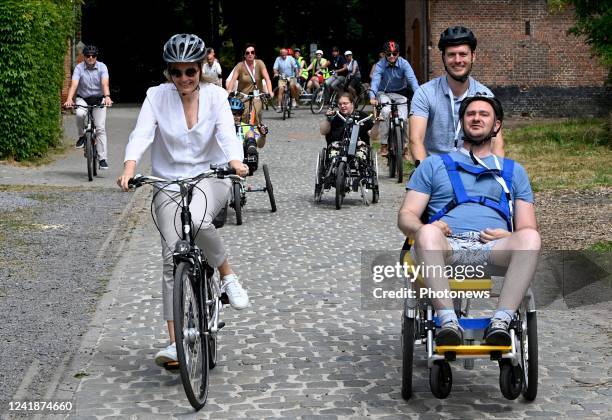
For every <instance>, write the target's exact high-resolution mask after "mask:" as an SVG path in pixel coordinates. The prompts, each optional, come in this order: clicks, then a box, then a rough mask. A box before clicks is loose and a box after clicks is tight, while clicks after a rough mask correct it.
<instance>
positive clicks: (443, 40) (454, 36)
mask: <svg viewBox="0 0 612 420" xmlns="http://www.w3.org/2000/svg"><path fill="white" fill-rule="evenodd" d="M463 44H468V45H469V46H470V49H471V50H472V51H474V50H475V49H476V44H477V41H476V36H474V33H473V32H472V31H471V30H469V29H468V28H466V27H464V26H452V27H450V28H446V30H445V31H444V32H442V34H441V35H440V40H439V41H438V48H439V49H440V51H442V52H444V48H446V47H448V46H452V45H463Z"/></svg>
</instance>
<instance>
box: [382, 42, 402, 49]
mask: <svg viewBox="0 0 612 420" xmlns="http://www.w3.org/2000/svg"><path fill="white" fill-rule="evenodd" d="M383 51H384V52H399V44H398V43H397V42H395V41H393V40H391V41H387V42H385V44H384V45H383Z"/></svg>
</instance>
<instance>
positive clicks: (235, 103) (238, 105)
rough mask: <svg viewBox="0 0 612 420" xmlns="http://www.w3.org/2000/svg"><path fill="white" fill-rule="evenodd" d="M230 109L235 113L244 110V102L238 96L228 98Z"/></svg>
mask: <svg viewBox="0 0 612 420" xmlns="http://www.w3.org/2000/svg"><path fill="white" fill-rule="evenodd" d="M228 101H229V105H230V109H231V110H232V114H237V113H239V112H240V113H241V114H242V112H244V102H242V101H241V100H240V99H238V98H228Z"/></svg>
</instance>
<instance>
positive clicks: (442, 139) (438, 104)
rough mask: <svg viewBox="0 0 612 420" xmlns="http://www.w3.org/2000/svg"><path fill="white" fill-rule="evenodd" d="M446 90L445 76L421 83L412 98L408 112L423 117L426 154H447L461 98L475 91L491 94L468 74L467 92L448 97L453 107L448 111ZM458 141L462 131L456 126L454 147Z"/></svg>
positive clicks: (453, 138) (447, 93)
mask: <svg viewBox="0 0 612 420" xmlns="http://www.w3.org/2000/svg"><path fill="white" fill-rule="evenodd" d="M449 92H450V91H449V87H448V81H447V79H446V75H445V76H440V77H437V78H435V79H433V80H430V81H429V82H427V83H425V84H423V85H421V86H420V87H419V88H418V89H417V90H416V92H415V93H414V96H413V97H412V102H411V105H410V115H411V116H412V115H415V116H418V117H423V118H427V131H426V132H425V150H426V151H427V154H428V155H431V154H434V155H437V154H441V153H448V152H450V151H451V150H453V148H454V147H455V134H456V130H457V124H459V107H460V106H461V102H462V101H463V99H464V98H465V97H467V96H474V95H475V94H476V93H486V94H487V95H488V96H493V93H492V92H491V90H490V89H489V88H487V87H486V86H485V85H483V84H481V83H479V82H478V81H476V80H475V79H473V78H472V77H470V78H469V86H468V90H467V93H466V94H465V95H464V96H462V97H460V98H456V97H453V98H452V99H453V109H452V111H451V102H450V101H451V98H450V94H449ZM462 144H463V130H462V129H459V133H458V134H457V147H458V148H460V147H461V145H462Z"/></svg>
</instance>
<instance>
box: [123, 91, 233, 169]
mask: <svg viewBox="0 0 612 420" xmlns="http://www.w3.org/2000/svg"><path fill="white" fill-rule="evenodd" d="M199 101H200V104H199V111H198V122H197V123H196V124H195V125H194V126H193V127H192V128H191V129H188V128H187V121H186V119H185V113H184V111H183V104H182V103H181V98H180V96H179V93H178V91H177V90H176V87H175V86H174V85H173V84H172V83H164V84H161V85H159V86H154V87H152V88H149V90H148V91H147V97H146V98H145V101H144V103H143V104H142V108H141V109H140V114H139V115H138V121H137V122H136V127H135V128H134V131H132V133H131V134H130V138H129V142H128V144H127V146H126V148H125V159H124V162H125V161H128V160H134V161H136V162H137V163H138V162H139V161H140V159H141V158H142V155H143V154H144V152H145V151H146V150H147V149H148V147H149V146H151V144H152V147H151V166H152V174H153V175H154V176H158V177H161V178H166V179H178V178H186V177H192V176H196V175H198V174H201V173H202V172H204V171H207V170H208V169H210V165H211V164H217V165H220V164H224V163H227V162H229V161H230V160H239V161H240V162H242V160H243V157H244V156H243V151H242V144H241V143H240V142H239V141H237V138H236V130H235V128H234V118H233V116H232V112H231V110H230V107H229V103H228V101H227V92H226V91H225V89H223V88H220V87H219V86H217V85H213V84H211V83H200V99H199Z"/></svg>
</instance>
